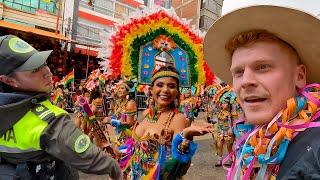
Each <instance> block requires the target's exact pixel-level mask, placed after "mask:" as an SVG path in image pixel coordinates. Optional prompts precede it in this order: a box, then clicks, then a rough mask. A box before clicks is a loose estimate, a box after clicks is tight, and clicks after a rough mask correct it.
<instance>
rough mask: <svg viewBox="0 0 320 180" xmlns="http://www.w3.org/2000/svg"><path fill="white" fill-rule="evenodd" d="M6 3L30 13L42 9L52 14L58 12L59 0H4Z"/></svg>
mask: <svg viewBox="0 0 320 180" xmlns="http://www.w3.org/2000/svg"><path fill="white" fill-rule="evenodd" d="M3 2H4V3H5V5H7V6H9V7H11V8H13V9H17V10H20V11H25V12H28V13H33V14H34V13H36V10H37V9H42V10H45V11H47V12H48V13H51V14H56V13H57V9H58V8H57V7H58V5H57V2H56V1H54V0H50V2H46V1H44V0H3Z"/></svg>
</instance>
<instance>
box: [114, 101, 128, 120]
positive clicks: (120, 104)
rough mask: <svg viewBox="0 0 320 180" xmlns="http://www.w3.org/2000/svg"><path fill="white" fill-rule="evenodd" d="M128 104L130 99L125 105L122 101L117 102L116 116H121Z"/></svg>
mask: <svg viewBox="0 0 320 180" xmlns="http://www.w3.org/2000/svg"><path fill="white" fill-rule="evenodd" d="M127 103H128V99H126V101H125V102H124V103H123V100H122V99H120V100H118V101H116V110H115V112H114V114H115V115H116V116H119V115H120V114H121V112H122V111H124V110H125V108H126V106H127Z"/></svg>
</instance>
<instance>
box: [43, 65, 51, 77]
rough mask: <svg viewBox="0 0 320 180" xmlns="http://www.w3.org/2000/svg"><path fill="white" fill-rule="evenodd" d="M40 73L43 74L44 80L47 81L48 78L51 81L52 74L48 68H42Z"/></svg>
mask: <svg viewBox="0 0 320 180" xmlns="http://www.w3.org/2000/svg"><path fill="white" fill-rule="evenodd" d="M42 73H43V76H44V78H45V79H49V78H51V79H52V73H51V71H50V68H49V67H48V66H44V67H43V68H42Z"/></svg>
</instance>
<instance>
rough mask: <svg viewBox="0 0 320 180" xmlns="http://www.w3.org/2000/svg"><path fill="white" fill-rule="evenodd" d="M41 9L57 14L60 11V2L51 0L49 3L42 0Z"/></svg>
mask: <svg viewBox="0 0 320 180" xmlns="http://www.w3.org/2000/svg"><path fill="white" fill-rule="evenodd" d="M39 6H40V7H39V9H42V10H45V11H47V12H49V13H52V14H55V13H57V11H58V6H59V5H58V3H56V2H55V1H52V0H51V1H50V2H49V3H47V2H44V1H43V0H40V4H39Z"/></svg>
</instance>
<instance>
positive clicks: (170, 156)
mask: <svg viewBox="0 0 320 180" xmlns="http://www.w3.org/2000/svg"><path fill="white" fill-rule="evenodd" d="M176 112H177V111H176ZM176 112H174V113H171V114H172V115H170V116H169V117H170V118H168V121H167V122H166V124H165V126H164V128H163V129H162V130H161V133H160V135H158V134H149V133H148V134H146V135H144V136H142V137H139V136H138V135H137V134H135V133H134V131H133V133H132V138H131V139H128V140H127V142H126V144H125V145H124V146H122V147H120V149H122V152H123V153H124V155H123V156H122V158H121V162H120V167H121V168H122V169H123V172H124V174H125V176H126V177H125V178H126V179H134V180H137V179H146V180H147V179H148V180H149V179H157V180H160V179H181V178H182V176H183V175H184V174H186V172H187V170H188V168H189V166H190V162H191V157H192V156H193V154H194V153H195V151H196V146H197V145H196V144H194V143H193V142H191V143H190V148H191V150H190V154H188V155H187V156H188V158H186V159H187V160H184V161H181V159H178V158H176V156H174V154H175V153H173V149H177V147H176V145H174V143H173V141H175V140H177V138H178V137H179V135H176V136H175V138H174V140H172V138H173V134H172V133H170V132H169V131H168V127H169V126H170V123H171V120H172V118H173V117H174V114H175V113H176ZM135 127H136V126H135ZM134 129H135V128H134ZM172 148H173V149H172ZM178 156H185V155H181V154H180V155H178Z"/></svg>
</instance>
